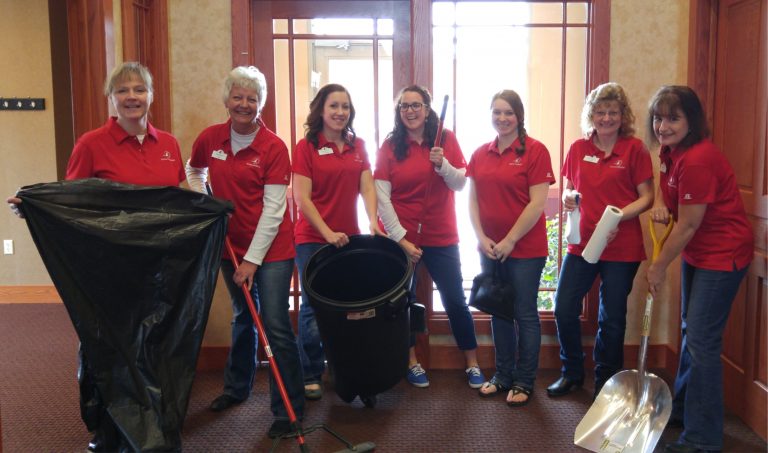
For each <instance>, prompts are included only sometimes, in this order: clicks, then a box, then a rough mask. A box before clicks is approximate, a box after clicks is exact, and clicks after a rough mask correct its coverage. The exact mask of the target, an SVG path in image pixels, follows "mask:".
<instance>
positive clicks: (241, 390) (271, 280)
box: [221, 259, 304, 420]
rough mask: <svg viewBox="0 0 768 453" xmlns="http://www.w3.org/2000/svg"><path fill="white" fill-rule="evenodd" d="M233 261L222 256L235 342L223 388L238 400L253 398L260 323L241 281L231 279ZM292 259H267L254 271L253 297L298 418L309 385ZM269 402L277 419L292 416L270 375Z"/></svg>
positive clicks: (302, 410)
mask: <svg viewBox="0 0 768 453" xmlns="http://www.w3.org/2000/svg"><path fill="white" fill-rule="evenodd" d="M234 271H235V270H234V266H233V265H232V262H231V261H229V260H222V262H221V272H222V275H223V276H224V281H225V282H226V284H227V289H228V290H229V295H230V297H231V299H232V316H233V318H232V347H231V348H230V350H229V357H228V358H227V368H226V370H225V372H224V393H225V394H227V395H230V396H232V397H234V398H237V399H239V400H244V399H246V398H248V396H249V395H250V394H251V389H252V388H253V378H254V376H255V373H256V344H257V339H258V337H257V336H256V328H255V326H254V324H253V318H252V317H251V312H250V311H249V310H248V305H247V302H246V301H245V296H244V295H243V290H242V288H241V287H239V286H237V285H236V284H235V282H234V281H233V280H232V275H233V274H234ZM292 274H293V260H292V259H289V260H284V261H274V262H270V263H263V264H262V265H261V266H259V269H258V270H257V271H256V273H255V274H254V276H253V286H251V297H252V298H253V302H254V304H256V309H257V310H259V315H260V317H261V321H262V322H263V323H264V331H265V334H266V336H267V341H269V346H270V348H271V349H272V353H273V355H274V358H275V360H276V361H277V368H278V370H279V371H280V376H281V377H282V379H283V383H284V384H285V389H286V391H287V392H288V396H289V398H290V400H291V405H292V406H293V410H294V411H295V412H296V416H297V417H298V418H302V416H303V414H304V385H303V383H302V381H303V377H302V375H301V363H300V362H299V351H298V348H297V346H296V337H295V336H294V334H293V328H292V327H291V320H290V318H289V317H288V309H289V308H290V305H289V303H288V301H289V297H290V286H291V275H292ZM269 389H270V407H271V409H272V414H273V415H274V416H275V417H276V418H278V419H286V420H287V419H288V412H287V411H286V410H285V406H283V400H282V399H281V398H280V391H279V390H278V388H277V385H276V383H275V379H274V377H273V376H272V374H270V375H269Z"/></svg>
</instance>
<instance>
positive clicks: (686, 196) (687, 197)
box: [683, 193, 693, 200]
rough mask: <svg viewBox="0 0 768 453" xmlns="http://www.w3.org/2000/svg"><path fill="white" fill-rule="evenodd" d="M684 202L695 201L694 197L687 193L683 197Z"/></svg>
mask: <svg viewBox="0 0 768 453" xmlns="http://www.w3.org/2000/svg"><path fill="white" fill-rule="evenodd" d="M683 200H693V197H691V194H689V193H687V194H685V195H683Z"/></svg>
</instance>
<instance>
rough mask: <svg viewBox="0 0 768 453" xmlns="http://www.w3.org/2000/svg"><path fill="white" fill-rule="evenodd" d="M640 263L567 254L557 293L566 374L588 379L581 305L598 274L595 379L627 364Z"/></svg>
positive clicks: (599, 381)
mask: <svg viewBox="0 0 768 453" xmlns="http://www.w3.org/2000/svg"><path fill="white" fill-rule="evenodd" d="M639 267H640V263H639V262H637V261H634V262H622V261H602V260H601V261H598V262H597V263H595V264H590V263H588V262H586V261H585V260H584V258H582V257H580V256H578V255H571V254H570V253H568V254H566V255H565V259H564V260H563V267H562V268H561V269H560V280H559V282H558V284H557V291H556V292H555V321H556V322H557V338H558V340H559V341H560V360H562V362H563V367H562V369H561V371H562V374H563V376H564V377H566V378H568V379H572V380H581V379H584V350H583V348H582V346H581V322H580V321H579V315H580V314H581V305H582V300H583V299H584V296H586V295H587V293H588V292H589V289H590V288H591V287H592V283H593V282H594V281H595V278H596V277H597V275H598V274H599V275H600V280H601V282H600V309H599V312H598V316H597V326H598V329H597V335H596V336H595V348H594V351H593V357H594V359H595V382H596V385H598V386H600V385H602V384H603V383H605V381H607V380H608V379H610V377H611V376H613V375H614V374H616V373H617V372H618V371H620V370H621V369H622V368H623V367H624V331H625V330H626V327H627V297H628V296H629V293H630V292H632V281H633V280H634V278H635V274H637V269H638V268H639Z"/></svg>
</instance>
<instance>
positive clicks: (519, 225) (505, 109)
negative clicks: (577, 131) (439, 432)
mask: <svg viewBox="0 0 768 453" xmlns="http://www.w3.org/2000/svg"><path fill="white" fill-rule="evenodd" d="M491 121H492V122H493V127H494V129H496V132H497V133H498V135H497V137H496V139H495V140H494V141H492V142H490V143H486V144H484V145H482V146H480V147H479V148H478V149H477V150H476V151H475V152H474V153H473V154H472V158H471V159H470V161H469V166H468V167H467V177H468V178H470V183H469V184H470V185H469V188H470V191H469V215H470V219H471V220H472V227H473V228H474V230H475V235H476V236H477V241H478V249H479V251H480V265H481V266H482V268H483V271H485V272H493V267H494V266H497V265H499V266H501V271H502V272H501V278H502V279H503V280H505V281H508V282H509V283H511V284H512V286H513V287H514V288H515V300H514V301H510V302H514V305H515V310H514V312H515V321H514V322H511V321H507V320H505V319H501V318H499V317H497V316H493V317H492V318H491V327H492V328H493V342H494V345H495V347H496V374H494V376H493V377H492V378H491V380H490V381H488V382H486V383H484V384H483V386H482V387H480V390H479V392H480V396H492V395H495V394H498V393H502V392H508V393H507V397H506V398H507V404H509V405H510V406H524V405H526V404H528V402H529V400H530V398H531V395H532V393H533V383H534V380H535V379H536V370H537V368H538V366H539V348H540V346H541V324H540V323H539V309H538V304H537V302H538V294H539V280H540V279H541V271H542V270H543V269H544V264H545V263H546V261H547V254H548V250H547V231H546V225H545V219H544V205H545V203H546V201H547V193H548V192H549V186H550V185H551V184H554V182H555V177H554V175H553V173H552V162H551V160H550V157H549V151H548V150H547V148H546V147H545V146H544V145H543V144H542V143H541V142H539V141H538V140H535V139H533V138H531V137H529V136H528V134H527V133H526V131H525V111H524V109H523V102H522V101H521V100H520V96H519V95H518V94H517V93H516V92H514V91H512V90H503V91H500V92H498V93H496V94H495V95H494V96H493V99H492V100H491ZM501 206H503V207H504V208H503V209H500V207H501ZM516 356H517V359H516V358H515V357H516Z"/></svg>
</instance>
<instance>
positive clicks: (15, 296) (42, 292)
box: [0, 285, 61, 304]
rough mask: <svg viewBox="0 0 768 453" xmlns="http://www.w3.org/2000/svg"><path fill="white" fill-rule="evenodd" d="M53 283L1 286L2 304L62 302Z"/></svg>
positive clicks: (0, 302)
mask: <svg viewBox="0 0 768 453" xmlns="http://www.w3.org/2000/svg"><path fill="white" fill-rule="evenodd" d="M60 303H61V297H59V293H58V292H57V291H56V288H55V287H54V286H53V285H29V286H0V304H60Z"/></svg>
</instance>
